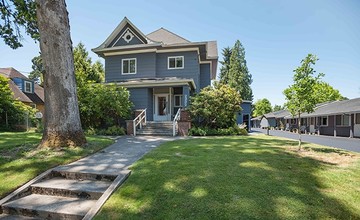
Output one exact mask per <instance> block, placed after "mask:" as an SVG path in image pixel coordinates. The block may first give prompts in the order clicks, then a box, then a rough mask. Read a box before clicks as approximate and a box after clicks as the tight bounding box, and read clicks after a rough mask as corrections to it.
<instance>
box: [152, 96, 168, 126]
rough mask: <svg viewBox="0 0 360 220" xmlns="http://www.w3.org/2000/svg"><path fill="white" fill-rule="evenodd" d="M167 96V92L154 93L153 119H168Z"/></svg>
mask: <svg viewBox="0 0 360 220" xmlns="http://www.w3.org/2000/svg"><path fill="white" fill-rule="evenodd" d="M168 97H169V95H168V94H156V95H155V112H154V121H167V120H170V106H169V100H168Z"/></svg>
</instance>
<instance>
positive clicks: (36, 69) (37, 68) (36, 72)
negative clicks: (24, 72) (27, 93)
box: [29, 55, 44, 85]
mask: <svg viewBox="0 0 360 220" xmlns="http://www.w3.org/2000/svg"><path fill="white" fill-rule="evenodd" d="M31 62H32V66H31V68H32V69H33V70H32V71H31V72H30V74H29V79H32V80H34V81H35V82H37V83H39V84H40V85H42V83H43V81H44V79H43V74H44V66H43V62H42V59H41V55H39V56H36V57H34V58H32V59H31Z"/></svg>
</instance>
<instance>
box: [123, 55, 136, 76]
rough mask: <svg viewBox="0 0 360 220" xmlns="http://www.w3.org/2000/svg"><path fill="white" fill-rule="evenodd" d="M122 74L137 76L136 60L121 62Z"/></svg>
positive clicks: (129, 59)
mask: <svg viewBox="0 0 360 220" xmlns="http://www.w3.org/2000/svg"><path fill="white" fill-rule="evenodd" d="M121 74H123V75H126V74H136V58H128V59H122V60H121Z"/></svg>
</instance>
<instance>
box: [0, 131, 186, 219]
mask: <svg viewBox="0 0 360 220" xmlns="http://www.w3.org/2000/svg"><path fill="white" fill-rule="evenodd" d="M179 138H180V137H152V136H137V137H132V136H122V137H120V138H118V139H117V140H116V143H114V144H112V145H111V146H109V147H107V148H105V149H103V150H101V151H99V152H97V153H95V154H93V155H91V156H88V157H85V158H83V159H80V160H78V161H75V162H73V163H70V164H68V165H63V166H58V167H55V168H54V169H50V170H48V171H46V172H44V173H42V174H41V175H39V176H37V177H36V178H35V179H33V180H31V181H29V182H28V183H27V184H25V185H24V186H22V187H20V188H19V189H17V190H15V191H14V192H13V193H11V194H10V195H8V196H7V197H5V198H3V199H2V200H0V210H2V213H3V214H0V219H92V218H93V217H94V216H95V215H96V213H97V212H98V211H99V209H100V208H101V206H102V205H103V204H104V203H105V202H106V200H107V199H108V198H109V197H110V195H111V194H112V193H113V192H114V191H115V190H116V189H117V187H119V186H120V185H121V184H122V183H123V182H124V181H125V180H126V178H127V177H128V176H129V175H130V170H129V167H130V166H131V165H132V164H133V163H134V162H135V161H137V160H139V159H140V158H141V157H143V156H144V155H145V154H146V153H148V152H149V151H151V150H152V149H154V148H156V147H157V146H159V145H160V144H161V143H164V142H166V141H171V140H175V139H179Z"/></svg>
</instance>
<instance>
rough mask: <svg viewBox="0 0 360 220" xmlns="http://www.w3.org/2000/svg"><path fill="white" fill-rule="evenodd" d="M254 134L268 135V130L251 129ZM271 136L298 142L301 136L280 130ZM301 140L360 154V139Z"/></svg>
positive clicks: (321, 137)
mask: <svg viewBox="0 0 360 220" xmlns="http://www.w3.org/2000/svg"><path fill="white" fill-rule="evenodd" d="M251 131H252V132H253V133H255V134H256V133H262V134H266V129H261V128H251ZM269 135H273V136H277V137H284V138H289V139H293V140H298V139H299V136H298V134H296V133H291V132H288V131H279V130H269ZM301 139H302V141H304V142H308V143H314V144H320V145H324V146H329V147H335V148H340V149H344V150H349V151H354V152H360V139H359V138H347V137H333V136H326V135H309V134H302V135H301Z"/></svg>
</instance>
